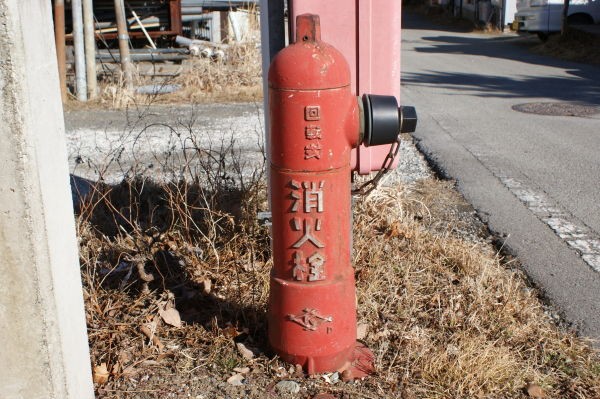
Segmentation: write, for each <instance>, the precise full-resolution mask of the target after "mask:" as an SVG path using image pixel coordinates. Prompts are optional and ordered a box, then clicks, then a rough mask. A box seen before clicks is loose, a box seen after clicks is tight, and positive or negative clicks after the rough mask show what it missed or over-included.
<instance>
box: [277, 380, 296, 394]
mask: <svg viewBox="0 0 600 399" xmlns="http://www.w3.org/2000/svg"><path fill="white" fill-rule="evenodd" d="M275 388H276V389H277V391H279V392H280V393H298V392H300V384H298V383H297V382H296V381H289V380H283V381H279V382H278V383H277V385H275Z"/></svg>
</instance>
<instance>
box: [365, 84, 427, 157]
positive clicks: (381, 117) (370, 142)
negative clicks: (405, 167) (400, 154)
mask: <svg viewBox="0 0 600 399" xmlns="http://www.w3.org/2000/svg"><path fill="white" fill-rule="evenodd" d="M359 108H360V111H361V112H360V139H361V142H362V143H363V144H364V145H365V146H367V147H370V146H375V145H381V144H391V143H393V142H395V141H396V140H398V134H400V133H412V132H414V131H415V129H416V126H417V112H416V111H415V108H414V107H410V106H402V107H399V106H398V102H397V101H396V97H394V96H380V95H375V94H363V96H362V100H361V101H359Z"/></svg>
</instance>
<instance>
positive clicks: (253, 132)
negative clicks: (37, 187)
mask: <svg viewBox="0 0 600 399" xmlns="http://www.w3.org/2000/svg"><path fill="white" fill-rule="evenodd" d="M436 18H439V17H436ZM458 23H460V22H458ZM255 50H256V48H255V47H252V46H251V47H244V48H240V49H238V50H236V51H240V52H241V53H242V54H245V55H244V56H243V57H242V59H243V58H248V57H249V55H248V54H254V56H252V57H251V59H252V62H250V63H248V62H247V60H246V61H244V62H245V64H244V65H245V67H244V68H237V66H238V65H239V64H237V63H236V62H230V63H229V64H228V65H227V66H224V65H217V64H214V63H210V62H209V61H208V60H204V61H202V60H199V61H198V62H199V64H198V65H197V68H196V69H195V71H196V72H197V73H196V74H188V75H186V76H181V77H180V78H178V79H179V80H178V81H177V82H175V83H177V84H180V85H182V86H183V90H182V92H181V93H180V94H179V95H176V96H171V97H164V98H161V99H158V98H156V97H153V98H144V97H139V96H132V95H131V93H125V92H123V91H121V89H120V87H119V86H118V85H117V86H110V85H109V86H107V87H106V91H105V92H104V94H103V96H102V97H101V99H100V100H98V101H97V103H95V104H92V105H91V106H88V107H86V108H85V109H87V110H94V112H85V111H82V110H80V109H79V107H78V106H74V105H73V104H71V105H69V106H68V107H67V109H68V110H69V112H68V113H67V114H66V119H67V136H68V141H69V144H68V145H69V161H70V166H71V170H72V177H73V182H74V184H73V187H74V199H75V202H76V218H77V227H78V237H79V242H80V260H81V270H82V281H83V285H84V298H85V305H86V318H87V324H88V334H89V341H90V352H91V359H90V360H91V364H92V368H93V374H94V381H95V390H96V397H97V398H99V399H101V398H102V399H105V398H106V399H108V398H142V399H146V398H148V399H151V398H161V399H163V398H195V399H209V398H216V399H229V398H231V399H234V398H236V399H237V398H313V397H314V398H318V397H320V398H321V399H325V398H337V399H342V398H344V399H348V398H408V399H413V398H440V399H441V398H444V399H446V398H473V397H475V398H600V357H599V353H598V351H597V350H595V349H593V347H592V346H591V344H590V342H588V341H586V340H585V339H582V338H580V337H577V335H576V334H575V333H574V332H573V331H570V330H569V326H568V325H566V324H565V323H563V322H562V321H561V318H560V315H559V314H557V313H556V312H555V311H553V310H552V308H551V307H549V306H547V305H546V304H544V303H543V301H542V300H541V299H540V293H539V292H538V291H537V290H536V289H535V287H533V286H532V285H531V284H530V283H529V281H528V280H527V278H526V276H524V275H523V274H522V273H521V271H520V268H519V264H518V260H516V259H513V258H512V257H511V256H510V255H508V254H504V253H502V251H501V242H497V241H496V239H495V237H492V236H490V235H489V233H488V231H487V229H486V226H485V225H484V224H483V223H481V221H480V220H479V219H478V218H477V217H476V215H475V213H474V211H473V209H472V208H471V207H470V206H469V204H467V203H466V202H465V201H464V199H463V198H462V197H461V196H460V195H459V194H458V193H457V192H456V190H455V189H454V185H453V183H452V182H450V181H443V180H440V179H437V178H436V177H435V174H434V173H433V172H432V171H431V170H429V168H428V166H427V164H426V162H425V161H424V160H423V158H422V156H421V155H420V154H419V153H418V151H416V149H415V148H414V145H413V144H412V141H411V140H410V137H408V136H406V137H403V144H402V147H401V155H400V157H401V158H400V167H399V169H398V172H396V173H394V174H392V175H391V176H390V177H389V178H387V179H385V181H384V183H385V184H383V187H381V188H380V189H378V190H376V191H374V192H373V193H371V194H370V195H369V196H368V197H366V198H356V199H355V202H354V206H353V242H354V249H353V255H352V267H353V268H354V275H355V279H356V282H357V303H358V321H359V323H358V326H357V336H358V337H359V339H360V340H361V342H363V343H364V344H366V345H367V346H368V347H369V348H370V349H371V350H372V351H373V353H374V356H375V368H376V370H375V373H374V374H373V375H371V376H369V377H367V378H365V379H364V380H355V381H347V382H344V381H342V377H343V375H342V374H341V373H339V372H332V373H327V374H322V375H313V376H309V375H306V374H305V373H304V372H303V371H302V370H301V369H298V368H297V367H295V366H294V365H288V364H285V363H283V362H281V361H280V360H279V359H278V357H277V356H276V355H275V354H274V353H273V352H272V350H271V349H270V347H269V344H268V340H267V337H266V330H267V325H266V313H267V302H268V291H269V288H268V287H269V272H270V269H271V267H272V261H271V257H270V238H269V234H270V233H269V229H268V227H266V226H264V225H262V224H261V223H260V222H259V221H258V220H257V213H258V212H261V211H266V210H268V204H267V200H266V163H265V158H264V155H263V150H264V143H263V142H262V141H261V137H262V128H263V127H262V114H261V110H260V106H258V105H257V103H256V102H257V101H259V97H260V84H259V83H260V63H259V62H258V60H259V58H257V57H256V54H255V53H256V51H255ZM250 51H252V53H251V52H250ZM238 69H239V70H238ZM233 72H235V74H234V73H233ZM207 76H208V78H207ZM211 76H214V77H215V79H212V78H211ZM170 83H172V82H170ZM228 93H229V94H228ZM231 93H233V94H231ZM236 93H237V94H236ZM222 95H224V96H225V97H223V98H221V97H220V96H222ZM219 98H220V99H221V100H223V99H225V100H231V99H232V98H233V99H235V98H238V99H245V100H253V101H256V102H255V103H250V104H234V105H223V104H214V105H205V106H201V107H198V105H197V103H202V102H207V101H214V100H215V99H219ZM164 102H174V103H178V104H182V105H181V106H177V107H175V108H172V107H169V106H165V105H164ZM161 104H162V105H161ZM183 104H194V105H183ZM102 108H106V109H102ZM108 108H113V109H121V110H122V111H114V110H112V111H111V110H109V109H108ZM123 110H125V111H123ZM91 115H95V117H91ZM317 395H321V396H317ZM327 395H329V396H327Z"/></svg>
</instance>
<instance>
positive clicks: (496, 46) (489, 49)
mask: <svg viewBox="0 0 600 399" xmlns="http://www.w3.org/2000/svg"><path fill="white" fill-rule="evenodd" d="M432 25H433V23H432V22H431V21H428V20H427V19H425V18H424V17H423V16H420V15H417V14H412V13H407V14H405V16H404V18H403V29H420V30H431V28H432ZM435 29H436V30H438V31H439V30H445V29H443V27H440V26H437V27H436V28H435ZM445 31H446V32H448V33H449V34H445V35H438V36H425V37H423V38H422V39H421V40H419V41H418V43H415V47H414V51H415V52H416V54H415V56H418V54H419V53H420V54H463V55H468V56H479V57H490V58H497V59H505V60H511V61H513V67H514V68H515V71H516V72H517V73H516V74H513V76H517V77H518V78H511V77H506V76H498V75H494V74H492V73H487V72H486V71H484V70H482V71H481V73H477V74H473V73H466V72H461V71H453V72H447V71H438V70H435V69H433V68H432V69H429V70H423V71H421V72H417V73H403V75H402V84H403V85H406V86H410V85H428V86H435V87H440V88H445V89H457V90H460V91H462V92H463V93H461V94H464V92H467V93H468V94H470V95H473V96H479V97H500V98H520V97H546V98H551V99H554V100H557V101H568V102H577V103H583V104H588V105H600V68H598V67H595V66H591V65H585V64H579V63H574V62H569V61H563V60H559V59H556V58H552V57H547V56H541V55H536V54H533V53H532V52H531V51H530V49H531V48H532V47H534V46H535V45H537V42H536V40H537V39H531V38H521V37H515V36H514V35H510V36H508V35H506V36H505V35H477V34H472V35H471V34H465V33H460V32H458V31H456V30H453V29H452V28H449V29H448V30H445ZM472 60H473V59H472V58H471V59H470V60H469V61H470V62H472ZM465 62H467V61H466V60H465ZM522 64H529V65H540V66H545V67H552V68H555V69H557V70H564V71H566V73H567V74H568V75H571V76H570V77H565V76H564V75H562V74H561V75H559V74H556V75H552V74H549V73H548V70H544V71H540V74H539V75H532V74H521V75H519V73H518V71H519V68H520V65H522ZM432 67H433V65H432Z"/></svg>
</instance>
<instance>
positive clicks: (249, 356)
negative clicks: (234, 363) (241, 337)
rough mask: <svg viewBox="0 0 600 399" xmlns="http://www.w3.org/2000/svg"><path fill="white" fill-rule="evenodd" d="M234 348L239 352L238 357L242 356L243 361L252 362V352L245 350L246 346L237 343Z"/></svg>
mask: <svg viewBox="0 0 600 399" xmlns="http://www.w3.org/2000/svg"><path fill="white" fill-rule="evenodd" d="M235 346H236V347H237V350H238V352H240V355H242V357H243V358H244V359H246V360H252V359H253V358H254V352H252V351H251V350H250V349H248V348H246V345H244V344H242V343H241V342H238V343H237V344H235Z"/></svg>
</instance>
